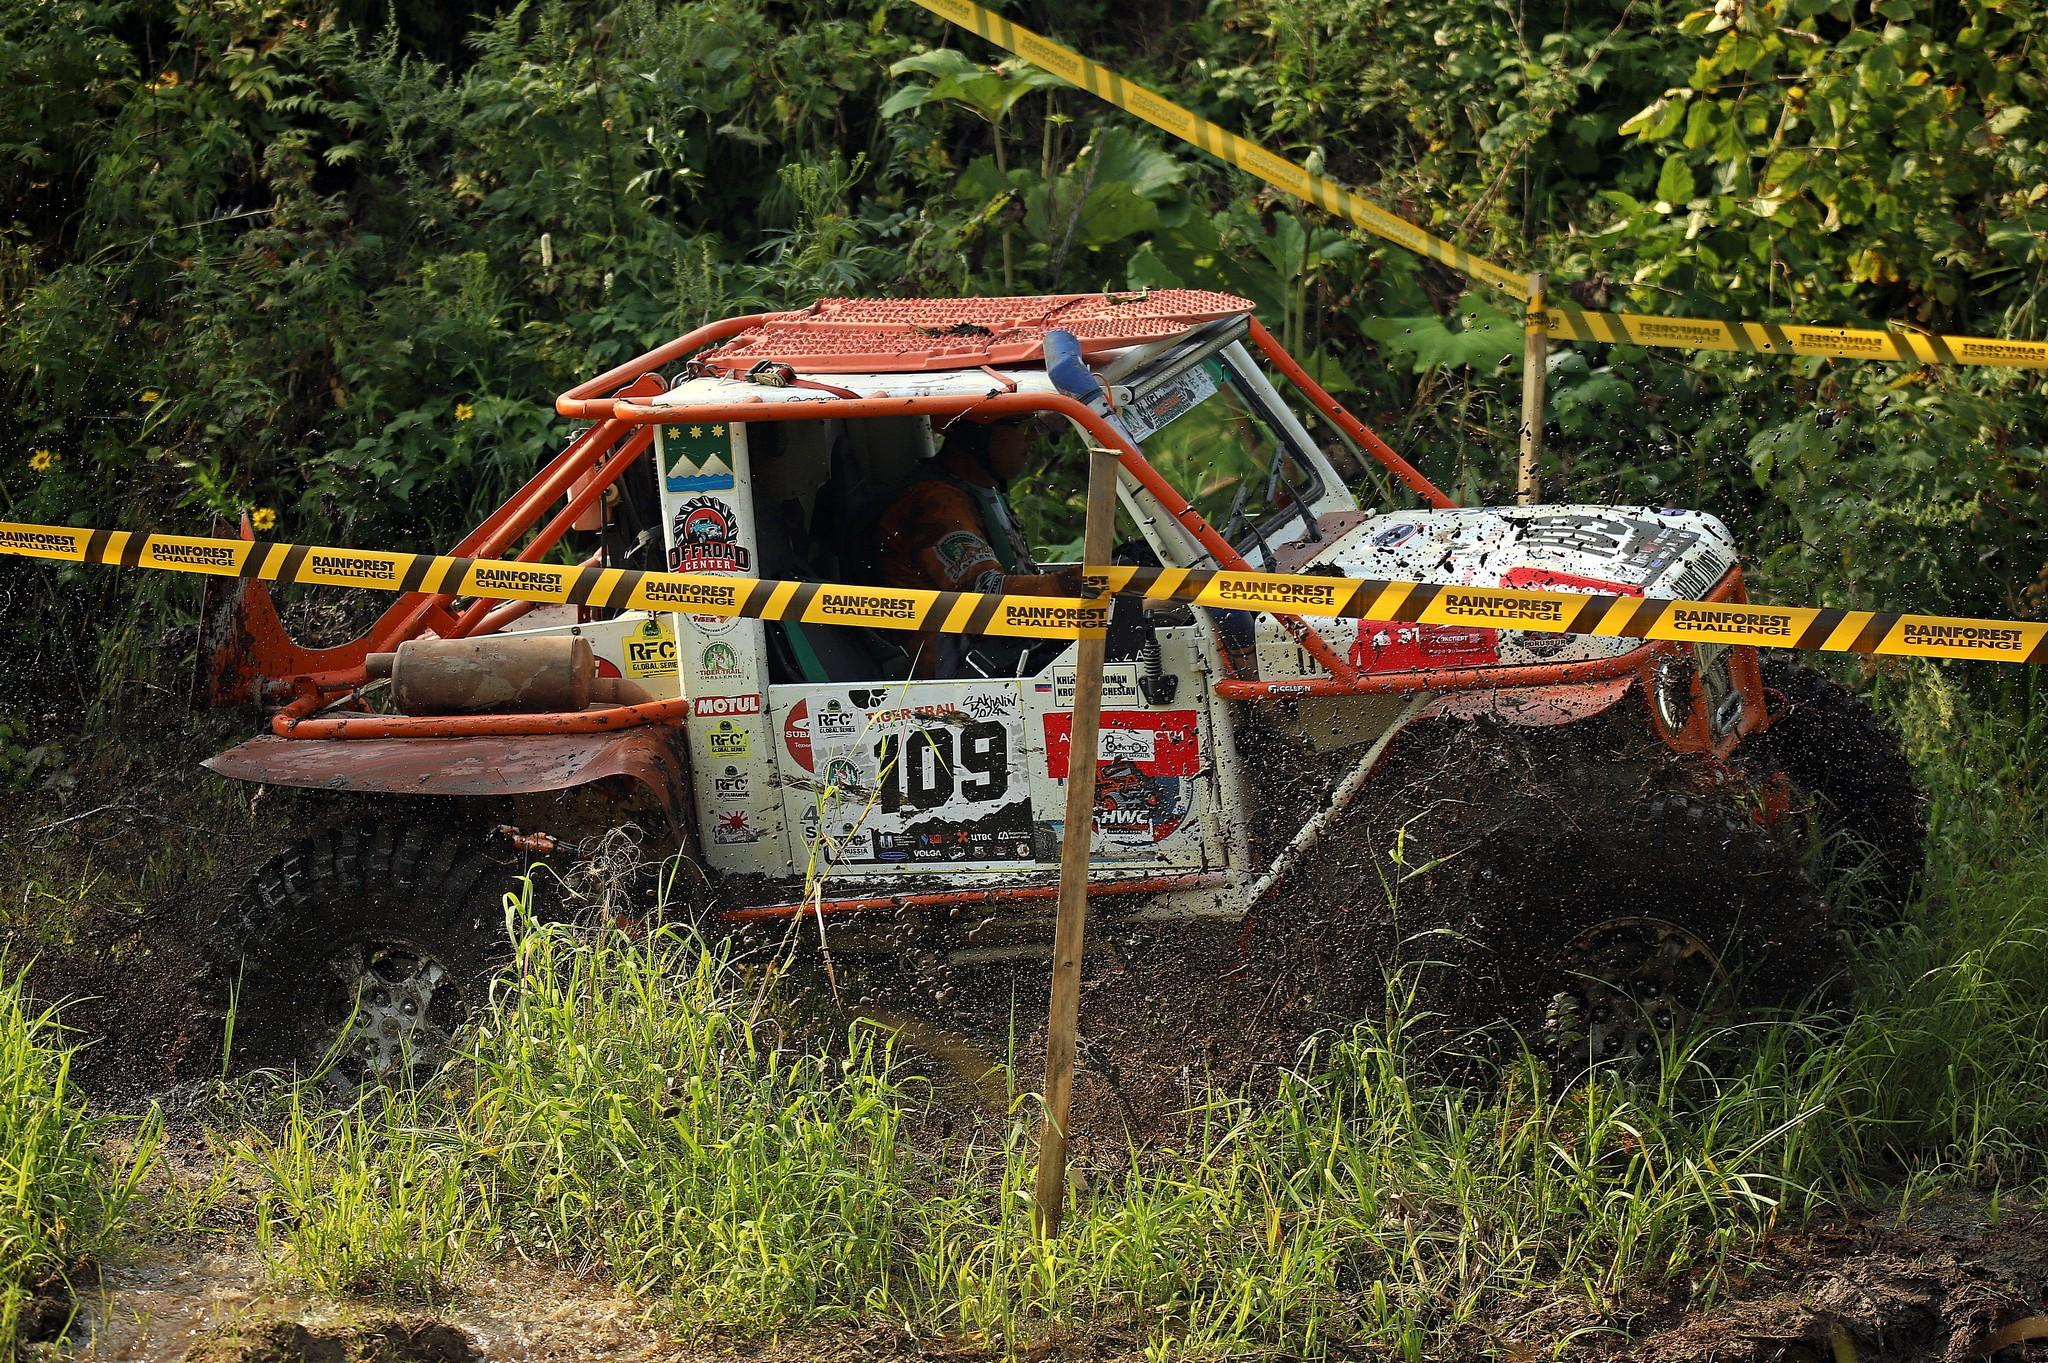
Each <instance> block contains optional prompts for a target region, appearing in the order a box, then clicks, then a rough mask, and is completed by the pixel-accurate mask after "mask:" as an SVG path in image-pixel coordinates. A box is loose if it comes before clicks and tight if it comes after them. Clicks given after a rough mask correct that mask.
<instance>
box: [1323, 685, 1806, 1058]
mask: <svg viewBox="0 0 2048 1363" xmlns="http://www.w3.org/2000/svg"><path fill="white" fill-rule="evenodd" d="M1767 808H1768V804H1767V802H1766V801H1765V800H1764V799H1763V798H1762V797H1761V793H1760V792H1758V791H1755V790H1753V789H1751V788H1750V787H1749V786H1747V785H1745V784H1744V783H1742V782H1740V781H1739V780H1734V779H1730V776H1729V774H1727V773H1722V772H1719V771H1717V770H1716V769H1714V768H1711V767H1709V766H1707V765H1706V764H1702V763H1699V762H1696V761H1692V760H1688V759H1684V758H1680V757H1678V756H1676V755H1674V754H1672V753H1670V752H1669V751H1668V750H1665V749H1663V748H1662V747H1661V745H1656V744H1655V743H1654V741H1653V740H1650V739H1649V738H1648V736H1647V734H1646V733H1645V734H1641V735H1638V734H1635V733H1633V732H1632V731H1629V730H1625V729H1622V728H1620V727H1619V726H1617V725H1613V724H1604V723H1598V722H1594V723H1587V724H1581V725H1568V726H1561V727H1558V728H1546V729H1531V728H1517V727H1513V726H1510V725H1505V724H1501V723H1497V722H1493V721H1486V720H1481V721H1471V722H1456V721H1445V722H1432V723H1430V724H1429V725H1428V726H1427V727H1421V726H1418V729H1417V731H1416V732H1414V733H1412V734H1404V735H1403V736H1402V740H1401V748H1400V750H1399V751H1398V752H1397V753H1396V755H1395V756H1394V758H1393V759H1392V760H1390V761H1389V762H1388V764H1387V767H1386V768H1385V770H1384V771H1383V772H1382V773H1381V774H1380V775H1379V776H1377V777H1375V784H1374V787H1373V788H1369V790H1368V794H1367V796H1366V798H1364V799H1363V800H1361V802H1360V806H1359V808H1357V809H1355V810H1353V811H1351V812H1350V813H1348V814H1347V815H1346V817H1345V818H1344V820H1343V824H1342V827H1341V828H1340V829H1338V830H1335V831H1334V832H1333V835H1332V839H1331V842H1330V844H1329V845H1328V846H1327V847H1326V848H1324V849H1323V850H1322V855H1321V858H1320V863H1321V864H1320V866H1319V868H1318V869H1319V871H1320V872H1321V874H1320V875H1317V876H1315V877H1313V878H1310V877H1296V878H1295V880H1296V883H1295V884H1294V885H1292V886H1291V887H1290V891H1291V894H1292V896H1293V899H1294V903H1293V904H1292V905H1290V906H1289V907H1290V908H1291V910H1292V913H1291V920H1290V927H1291V928H1292V932H1293V940H1292V941H1291V942H1290V943H1289V944H1288V945H1289V947H1290V948H1291V949H1292V953H1293V956H1294V965H1293V967H1292V968H1291V970H1290V976H1291V978H1294V979H1299V980H1301V981H1302V982H1304V983H1308V984H1309V986H1310V988H1311V990H1312V991H1313V992H1315V993H1317V994H1319V995H1320V996H1321V1000H1322V1002H1323V1004H1324V1006H1325V1010H1326V1011H1327V1012H1330V1013H1335V1014H1337V1015H1339V1016H1342V1015H1344V1014H1347V1013H1348V1014H1350V1015H1351V1016H1356V1015H1357V1013H1358V1011H1360V1010H1361V1009H1362V1008H1363V1006H1364V1005H1366V1004H1368V1003H1369V1002H1370V1001H1371V1000H1372V999H1373V998H1375V997H1377V996H1378V995H1379V994H1380V992H1381V989H1382V971H1383V970H1384V969H1385V968H1386V966H1387V964H1389V963H1391V962H1396V961H1399V962H1405V963H1406V964H1407V967H1408V969H1409V972H1410V978H1411V980H1412V982H1413V987H1414V989H1415V1002H1416V1003H1417V1004H1418V1005H1420V1008H1421V1011H1422V1012H1424V1013H1426V1014H1428V1015H1429V1016H1430V1017H1431V1018H1432V1019H1433V1020H1432V1022H1431V1023H1430V1028H1431V1030H1438V1029H1440V1030H1441V1031H1442V1033H1443V1034H1444V1036H1445V1039H1446V1040H1449V1039H1452V1038H1455V1037H1457V1036H1459V1035H1461V1034H1463V1033H1464V1032H1465V1031H1466V1030H1467V1029H1469V1028H1472V1027H1475V1026H1477V1027H1483V1026H1485V1025H1487V1024H1489V1023H1494V1022H1499V1021H1507V1022H1509V1023H1511V1024H1513V1025H1514V1026H1515V1027H1516V1029H1517V1030H1518V1031H1520V1033H1521V1034H1522V1036H1523V1037H1524V1038H1525V1039H1526V1040H1527V1041H1528V1042H1529V1044H1530V1045H1531V1047H1532V1048H1535V1049H1540V1050H1541V1051H1543V1052H1544V1053H1545V1054H1546V1056H1547V1058H1548V1059H1550V1061H1551V1062H1552V1063H1553V1064H1555V1065H1556V1066H1558V1067H1559V1068H1560V1069H1568V1070H1572V1071H1576V1070H1577V1069H1579V1068H1582V1067H1584V1066H1585V1065H1587V1064H1593V1065H1603V1066H1610V1067H1615V1068H1622V1069H1646V1068H1649V1067H1651V1066H1652V1065H1653V1064H1654V1063H1655V1058H1656V1057H1657V1056H1658V1055H1659V1054H1660V1053H1664V1052H1668V1050H1669V1049H1670V1047H1671V1045H1672V1044H1673V1043H1675V1041H1676V1040H1677V1038H1679V1037H1680V1036H1681V1035H1682V1034H1683V1033H1684V1032H1686V1031H1687V1030H1688V1029H1689V1028H1690V1027H1691V1026H1692V1025H1693V1024H1694V1022H1695V1021H1696V1020H1697V1019H1699V1018H1701V1017H1702V1016H1703V1015H1706V1014H1708V1013H1710V1012H1712V1011H1714V1010H1716V1009H1718V1008H1719V1007H1721V1006H1722V1005H1723V1004H1725V1003H1727V1002H1729V1001H1730V1000H1732V999H1734V998H1736V996H1737V995H1738V993H1739V995H1740V998H1741V999H1742V1000H1743V1001H1744V1002H1748V1003H1762V1004H1775V1003H1783V1002H1789V1001H1792V1000H1794V999H1797V998H1800V997H1803V996H1804V995H1807V994H1809V993H1812V992H1814V991H1816V990H1819V989H1822V988H1825V987H1827V986H1829V985H1830V984H1831V983H1832V982H1834V981H1835V980H1837V979H1838V978H1839V972H1840V968H1841V963H1842V955H1841V951H1840V946H1839V941H1838V938H1837V937H1836V934H1835V933H1834V932H1833V931H1832V929H1831V928H1830V927H1829V925H1828V921H1827V915H1826V911H1825V906H1824V904H1823V903H1822V901H1821V899H1820V896H1819V894H1818V892H1817V891H1816V890H1815V888H1814V886H1813V883H1812V881H1811V879H1810V877H1809V876H1808V875H1807V874H1806V872H1805V869H1804V865H1803V850H1804V849H1803V845H1802V841H1801V839H1800V838H1799V836H1798V833H1799V828H1798V826H1797V825H1795V824H1791V823H1789V822H1787V821H1783V820H1780V821H1779V822H1777V823H1775V824H1769V823H1766V822H1765V821H1764V816H1765V813H1766V810H1767Z"/></svg>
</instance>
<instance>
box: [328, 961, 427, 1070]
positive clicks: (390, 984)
mask: <svg viewBox="0 0 2048 1363" xmlns="http://www.w3.org/2000/svg"><path fill="white" fill-rule="evenodd" d="M327 969H328V973H329V974H330V975H331V976H333V978H334V980H335V982H336V984H337V986H338V987H337V989H336V990H335V993H334V995H333V999H334V1004H335V1006H334V1009H333V1016H332V1017H331V1018H330V1019H329V1021H330V1026H329V1027H328V1028H327V1029H326V1034H325V1035H324V1036H322V1037H320V1038H318V1040H319V1042H320V1058H321V1059H323V1060H325V1059H328V1058H330V1057H331V1059H332V1067H331V1070H330V1073H332V1074H333V1075H335V1076H336V1077H338V1078H342V1079H348V1080H353V1081H355V1082H369V1081H376V1080H386V1079H394V1078H399V1077H403V1076H405V1075H407V1074H410V1073H411V1072H413V1071H414V1070H416V1069H420V1068H423V1067H425V1066H426V1065H427V1064H430V1063H431V1062H432V1061H433V1060H434V1059H436V1058H438V1057H439V1055H440V1054H441V1053H442V1052H443V1051H444V1050H445V1049H446V1048H447V1046H448V1044H449V1040H450V1032H449V1029H448V1028H446V1027H444V1026H443V1025H442V1024H441V1022H440V1021H439V1020H438V1019H437V1018H436V1016H435V1012H434V1002H435V999H436V996H437V995H438V996H439V997H440V998H441V999H442V1000H443V1003H444V1011H445V1003H446V1000H447V999H448V998H449V996H450V995H452V993H453V992H454V991H453V989H452V988H451V987H449V986H448V967H447V966H446V965H444V964H443V963H442V962H441V960H440V959H439V958H438V957H436V956H435V955H434V953H432V952H431V951H428V950H427V949H426V948H425V947H422V946H420V945H419V944H417V943H413V942H405V941H395V940H385V941H372V942H356V943H351V944H350V945H348V946H346V947H344V948H342V949H341V950H340V951H337V952H336V953H335V954H334V955H333V956H331V957H329V958H328V962H327Z"/></svg>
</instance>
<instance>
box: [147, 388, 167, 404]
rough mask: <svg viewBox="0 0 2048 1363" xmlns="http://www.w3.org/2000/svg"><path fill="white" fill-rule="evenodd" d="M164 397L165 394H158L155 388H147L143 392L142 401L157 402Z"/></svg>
mask: <svg viewBox="0 0 2048 1363" xmlns="http://www.w3.org/2000/svg"><path fill="white" fill-rule="evenodd" d="M162 396H163V394H162V393H159V392H157V391H156V389H154V388H145V389H143V390H142V400H143V401H144V402H155V401H156V400H157V399H159V398H161V397H162Z"/></svg>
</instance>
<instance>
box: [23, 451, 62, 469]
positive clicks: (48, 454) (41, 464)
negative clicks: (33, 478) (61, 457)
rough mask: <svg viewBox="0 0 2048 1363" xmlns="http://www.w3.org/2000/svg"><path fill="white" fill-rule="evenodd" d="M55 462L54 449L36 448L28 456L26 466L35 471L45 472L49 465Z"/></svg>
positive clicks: (55, 454) (55, 453)
mask: <svg viewBox="0 0 2048 1363" xmlns="http://www.w3.org/2000/svg"><path fill="white" fill-rule="evenodd" d="M56 462H57V452H56V451H55V450H37V451H36V452H35V453H34V454H32V455H30V456H29V457H28V466H29V467H30V468H32V469H34V470H35V471H36V472H37V473H43V472H46V471H47V470H48V469H49V467H50V465H52V464H54V463H56Z"/></svg>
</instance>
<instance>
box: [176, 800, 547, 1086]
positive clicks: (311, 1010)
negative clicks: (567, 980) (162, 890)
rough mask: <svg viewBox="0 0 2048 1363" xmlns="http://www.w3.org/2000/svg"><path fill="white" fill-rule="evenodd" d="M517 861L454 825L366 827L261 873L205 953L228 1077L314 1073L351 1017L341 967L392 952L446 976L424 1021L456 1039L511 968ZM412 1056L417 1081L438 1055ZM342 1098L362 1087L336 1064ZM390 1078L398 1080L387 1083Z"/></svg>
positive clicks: (325, 834) (495, 843) (341, 830)
mask: <svg viewBox="0 0 2048 1363" xmlns="http://www.w3.org/2000/svg"><path fill="white" fill-rule="evenodd" d="M522 869H523V868H522V865H521V861H520V858H519V856H518V854H517V853H516V852H514V850H513V849H512V848H511V847H509V846H508V845H506V844H505V843H503V842H501V841H499V840H496V839H493V838H489V837H487V836H486V834H485V833H484V831H483V830H482V829H480V828H477V827H473V826H467V825H463V824H460V823H457V822H455V821H453V820H450V819H445V818H423V819H415V820H411V821H408V822H404V823H399V822H396V821H378V822H371V821H367V820H366V821H358V822H351V823H344V824H339V825H336V826H334V827H331V828H328V829H325V830H322V831H321V832H318V833H315V834H314V835H312V836H311V837H308V838H306V839H305V840H303V841H301V842H299V843H298V844H296V845H294V846H293V847H290V848H288V849H287V850H285V851H283V852H280V853H279V854H277V855H276V856H274V857H272V858H271V859H270V860H269V861H267V862H265V863H264V864H263V865H262V866H261V867H259V868H258V869H257V870H256V872H255V873H254V875H252V876H251V877H250V879H249V882H248V885H247V887H246V888H245V890H244V892H243V893H242V894H241V895H240V896H239V897H238V899H237V900H236V902H235V905H234V907H233V908H231V909H230V910H229V911H228V912H227V913H226V914H225V915H224V916H223V919H222V921H221V922H220V923H219V924H218V925H217V926H216V930H215V932H214V933H213V934H212V937H211V940H210V941H209V944H208V945H209V957H210V969H209V972H208V986H209V987H208V995H209V1001H210V1003H211V1006H212V1007H213V1008H214V1010H215V1016H216V1018H217V1021H218V1025H220V1026H221V1027H222V1028H223V1030H224V1033H225V1028H226V1025H227V1010H228V1007H229V1004H230V1001H232V1004H233V1008H234V1018H233V1026H232V1054H231V1055H230V1057H229V1060H230V1063H231V1065H232V1066H233V1067H235V1068H239V1069H247V1068H253V1067H259V1066H276V1067H282V1068H297V1069H299V1070H300V1071H301V1072H310V1071H311V1070H312V1069H313V1068H314V1067H316V1066H318V1064H319V1063H320V1061H321V1059H322V1057H323V1055H324V1054H325V1053H326V1051H327V1050H328V1048H329V1045H330V1044H331V1042H332V1041H333V1040H334V1038H335V1036H336V1035H338V1034H339V1028H340V1027H341V1025H342V1024H343V1023H344V1022H345V1021H346V1020H347V1019H348V1017H349V1015H350V1011H351V1003H352V1001H353V1000H352V998H351V997H350V996H352V995H353V994H354V993H355V989H354V987H352V986H350V985H347V984H345V983H344V980H343V978H342V976H341V975H340V974H338V973H337V967H336V964H335V963H336V962H337V960H343V959H346V958H348V957H349V956H350V954H351V953H360V952H375V951H377V950H379V949H390V950H393V951H402V952H408V953H412V954H414V955H415V956H419V957H423V958H425V959H429V960H431V961H432V962H433V963H434V964H435V965H437V966H438V967H439V971H440V973H438V974H437V975H436V979H435V983H434V984H433V985H432V986H431V991H430V994H431V996H430V999H429V1004H428V1012H429V1014H430V1016H428V1017H427V1018H426V1019H425V1021H426V1022H427V1023H428V1024H429V1025H430V1026H431V1028H432V1032H433V1034H434V1035H437V1036H440V1037H447V1036H452V1035H453V1034H454V1032H455V1030H456V1029H457V1028H458V1027H460V1026H461V1025H462V1023H464V1022H465V1021H467V1020H468V1018H469V1016H470V1015H471V1013H472V1012H473V1011H474V1010H475V1009H476V1008H477V1006H478V1005H479V1004H481V1003H482V1001H483V999H484V997H485V994H486V991H487V989H488V985H489V981H490V978H491V976H492V975H493V973H494V972H495V971H496V970H497V969H498V968H499V967H500V966H502V965H503V964H504V963H505V962H506V961H507V960H509V959H510V957H511V942H510V939H509V937H508V935H507V933H506V922H505V910H504V907H503V896H504V894H505V892H506V891H507V890H508V889H512V888H514V887H516V884H517V881H518V877H519V875H520V872H521V870H522ZM423 1051H425V1052H426V1053H423V1054H420V1055H417V1056H415V1057H414V1058H413V1063H412V1066H411V1068H412V1069H413V1070H414V1071H415V1072H417V1071H418V1070H419V1069H420V1067H421V1065H422V1064H423V1063H426V1062H427V1061H428V1059H429V1058H430V1053H431V1048H423ZM334 1076H335V1077H336V1079H337V1080H338V1081H339V1082H341V1083H343V1084H344V1086H346V1085H347V1084H350V1083H355V1082H360V1081H361V1079H362V1078H364V1077H366V1076H365V1075H363V1074H362V1073H361V1072H360V1071H355V1070H354V1069H353V1067H352V1066H350V1065H348V1064H344V1063H341V1062H337V1064H336V1065H335V1067H334ZM385 1077H389V1076H388V1075H387V1076H385Z"/></svg>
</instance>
